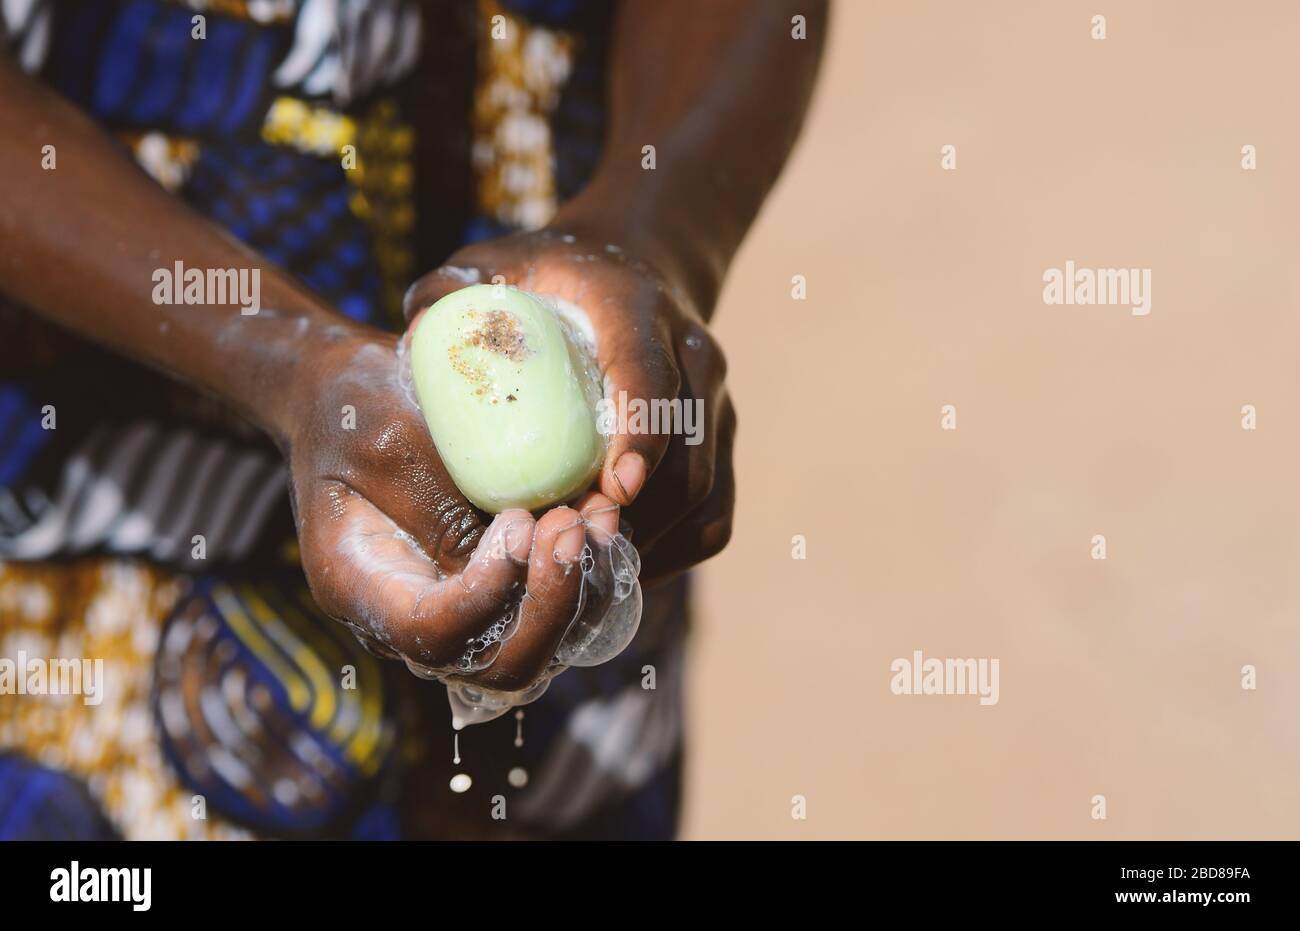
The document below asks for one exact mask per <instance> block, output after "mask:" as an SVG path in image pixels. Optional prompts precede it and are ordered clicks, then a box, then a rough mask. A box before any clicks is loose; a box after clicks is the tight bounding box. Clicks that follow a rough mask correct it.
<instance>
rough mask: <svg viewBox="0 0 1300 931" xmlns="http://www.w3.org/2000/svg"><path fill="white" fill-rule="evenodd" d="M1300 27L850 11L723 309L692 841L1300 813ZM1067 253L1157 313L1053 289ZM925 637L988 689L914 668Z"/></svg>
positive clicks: (1050, 833)
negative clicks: (1049, 285) (933, 689)
mask: <svg viewBox="0 0 1300 931" xmlns="http://www.w3.org/2000/svg"><path fill="white" fill-rule="evenodd" d="M1097 13H1100V14H1104V15H1105V16H1106V17H1107V33H1108V37H1107V38H1106V39H1105V40H1104V41H1095V40H1093V39H1092V38H1091V37H1090V30H1091V24H1090V21H1091V18H1092V16H1093V15H1094V14H1097ZM1298 49H1300V5H1297V4H1294V3H1290V2H1275V3H1250V2H1242V3H1228V2H1221V3H1193V2H1176V3H1175V2H1164V3H1154V2H1136V0H1125V2H1117V0H1105V2H1096V0H1089V2H1082V3H1081V2H1061V0H1057V2H1051V3H1041V2H979V3H977V2H963V3H956V2H918V0H907V2H901V0H898V2H889V3H869V2H865V0H841V2H840V3H839V5H838V8H837V9H836V18H835V21H834V23H833V25H832V32H831V39H830V49H829V57H828V59H827V63H826V67H825V70H824V72H823V80H822V84H821V87H820V89H819V94H818V98H817V101H816V104H815V107H814V111H813V113H812V114H811V117H810V120H809V123H808V126H807V128H806V134H805V137H804V140H803V142H802V144H801V147H800V149H799V150H798V151H797V152H796V154H795V156H794V159H793V161H792V163H791V164H790V166H789V169H788V171H787V173H786V175H785V176H784V178H783V179H782V182H781V184H780V187H779V189H778V190H777V192H776V193H775V195H774V196H773V198H772V199H771V201H770V203H769V204H768V206H767V208H766V210H765V212H764V214H763V216H762V218H761V220H760V222H759V224H758V226H757V227H756V229H755V231H754V233H753V235H752V237H751V239H750V240H749V242H748V243H747V245H746V247H745V249H744V252H743V254H742V256H741V257H740V260H739V262H738V263H737V265H736V266H735V268H734V271H733V273H732V277H731V280H730V282H729V285H728V288H727V291H726V295H725V298H724V301H723V307H722V309H721V311H720V317H719V320H718V324H717V329H718V332H719V334H720V336H721V338H722V341H723V344H724V346H725V348H726V349H727V352H728V357H729V360H730V362H731V371H732V373H733V374H732V377H731V388H732V392H733V394H734V395H735V398H736V402H737V407H738V410H739V412H740V424H741V426H740V435H739V440H738V466H737V470H738V478H739V484H740V488H739V493H740V501H739V506H738V511H737V515H736V524H735V537H734V540H733V542H732V544H731V546H730V548H729V549H728V550H727V552H725V553H724V554H723V555H722V556H721V557H719V558H718V559H717V560H716V561H715V562H713V563H711V564H710V565H709V566H708V567H707V569H706V570H705V571H703V572H702V573H701V578H700V598H699V604H700V611H699V618H698V620H699V622H698V625H697V634H696V637H695V642H694V647H695V649H694V654H693V660H692V678H691V689H692V694H691V705H692V717H691V748H692V750H691V752H692V756H691V760H690V784H689V801H688V811H687V819H686V830H685V835H686V836H687V837H693V838H716V837H773V838H851V837H852V838H865V837H882V838H905V837H919V838H941V837H942V838H983V837H996V838H1032V837H1044V838H1145V837H1161V838H1164V837H1171V838H1172V837H1203V838H1210V837H1214V838H1229V837H1233V838H1235V837H1242V838H1246V837H1291V838H1294V837H1300V802H1298V801H1297V794H1298V793H1300V686H1298V685H1297V681H1298V680H1297V676H1298V674H1300V573H1298V571H1297V570H1298V569H1300V564H1298V560H1297V557H1298V556H1300V533H1298V530H1297V527H1298V523H1297V516H1298V513H1297V512H1298V511H1300V507H1298V506H1297V482H1296V477H1297V465H1298V464H1300V365H1297V353H1298V348H1300V320H1298V319H1297V313H1296V296H1297V281H1298V276H1297V265H1296V262H1297V257H1298V256H1300V250H1298V249H1297V245H1298V244H1300V243H1298V240H1300V224H1297V219H1296V203H1297V193H1298V190H1297V168H1298V167H1300V166H1298V165H1297V155H1296V153H1297V149H1298V144H1300V106H1297V99H1298V98H1300V52H1297V50H1298ZM945 144H952V145H955V146H956V147H957V169H956V170H955V171H944V170H942V169H941V168H940V148H941V147H942V146H943V145H945ZM1246 144H1252V145H1255V146H1256V147H1257V149H1258V160H1259V161H1258V165H1259V167H1258V170H1255V171H1244V170H1242V168H1241V148H1242V146H1243V145H1246ZM1067 259H1073V260H1074V261H1075V262H1076V263H1078V264H1079V265H1085V266H1091V267H1098V266H1102V267H1146V268H1150V269H1152V275H1153V280H1152V311H1151V314H1150V315H1149V316H1146V317H1137V316H1133V315H1131V314H1130V312H1129V310H1128V309H1127V308H1124V307H1115V306H1094V307H1088V306H1046V305H1045V304H1044V303H1043V301H1042V288H1043V283H1042V275H1043V272H1044V270H1045V269H1047V268H1049V267H1063V266H1064V264H1065V262H1066V260H1067ZM795 274H802V275H805V276H807V280H808V299H807V300H806V301H804V302H797V301H793V300H791V298H790V278H791V276H792V275H795ZM944 404H952V405H955V406H956V408H957V418H958V421H957V422H958V427H957V429H956V430H955V431H952V432H945V431H942V430H940V426H939V420H940V407H941V406H942V405H944ZM1244 404H1253V405H1255V406H1256V408H1257V410H1258V429H1257V430H1256V431H1255V432H1247V431H1244V430H1243V429H1242V427H1241V414H1240V409H1241V407H1242V405H1244ZM795 534H803V535H805V536H806V538H807V559H806V560H804V561H796V560H793V559H792V558H791V538H792V536H793V535H795ZM1094 534H1104V535H1105V536H1106V539H1107V545H1108V558H1107V559H1106V560H1105V561H1095V560H1093V559H1092V558H1091V552H1090V551H1091V539H1092V537H1093V535H1094ZM918 649H919V650H923V651H925V654H926V655H927V656H937V657H996V658H998V659H999V661H1000V673H1001V683H1000V684H1001V700H1000V702H999V703H998V704H997V705H996V706H992V707H981V706H980V705H979V704H978V701H977V699H976V698H974V697H969V696H968V697H960V696H930V697H899V696H894V695H892V694H891V693H890V690H889V681H890V677H891V674H890V672H889V664H890V662H891V660H893V659H894V658H895V657H910V656H911V654H912V651H913V650H918ZM1245 664H1254V665H1255V666H1257V668H1258V677H1259V687H1258V689H1257V690H1255V691H1246V690H1243V689H1242V687H1241V667H1242V666H1243V665H1245ZM795 794H801V795H804V796H806V798H807V810H808V818H807V820H806V821H796V820H793V819H792V818H791V796H793V795H795ZM1096 794H1103V795H1105V796H1106V799H1107V807H1108V812H1107V813H1108V818H1107V820H1105V821H1103V822H1097V821H1094V820H1093V819H1092V818H1091V811H1092V803H1091V801H1090V800H1091V798H1092V796H1094V795H1096Z"/></svg>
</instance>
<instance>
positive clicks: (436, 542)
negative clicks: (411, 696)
mask: <svg viewBox="0 0 1300 931" xmlns="http://www.w3.org/2000/svg"><path fill="white" fill-rule="evenodd" d="M467 269H473V270H476V271H477V272H478V274H479V280H480V281H484V282H492V281H494V280H496V281H504V282H505V283H506V284H510V285H515V286H518V287H521V288H525V289H527V290H530V291H534V292H536V293H539V294H545V295H551V296H555V297H560V298H563V299H565V300H568V301H570V302H572V303H573V304H576V305H577V306H579V307H581V308H582V309H583V310H584V311H585V312H586V313H587V316H588V317H589V318H590V320H591V323H592V326H593V328H594V330H595V335H596V342H597V357H598V362H599V364H600V367H601V371H602V373H603V374H604V377H605V384H606V389H607V395H610V396H613V397H617V396H618V394H619V392H620V391H626V392H627V397H628V398H642V399H656V398H657V399H672V398H676V397H681V398H682V399H683V400H689V399H695V398H700V399H703V402H704V408H703V414H704V417H703V424H702V429H703V436H702V441H701V442H700V443H699V444H698V445H687V444H686V443H685V442H684V438H683V437H682V436H681V435H676V434H674V435H671V436H669V435H662V434H659V435H654V434H639V435H629V434H624V433H615V434H614V435H612V436H611V437H610V443H609V449H608V454H607V456H606V461H605V465H604V467H603V468H602V471H601V473H600V475H599V477H598V480H597V483H596V487H595V488H594V489H593V490H592V491H590V492H588V493H587V494H585V495H584V496H582V497H581V498H580V499H578V500H577V501H575V502H573V504H572V506H571V507H570V506H560V507H555V508H552V509H550V510H549V511H547V512H546V513H545V514H543V515H541V516H540V517H538V518H534V516H533V515H532V514H529V513H528V512H527V511H521V510H514V511H507V512H504V513H502V514H499V515H497V516H496V517H495V518H494V519H491V520H490V521H489V519H488V517H487V515H484V514H483V513H482V512H480V511H478V510H477V509H475V508H474V506H473V505H471V504H470V503H469V502H468V501H467V500H466V499H465V498H464V497H463V496H462V495H461V494H460V492H459V491H458V490H457V489H456V486H455V485H454V484H453V482H452V481H451V478H450V477H449V475H448V474H447V471H446V469H445V468H444V466H443V464H442V462H441V460H440V459H439V458H438V454H437V451H436V450H435V449H434V446H433V442H432V440H431V438H430V436H429V431H428V428H427V427H426V425H425V422H424V418H423V416H422V415H421V413H420V411H419V409H418V408H417V407H416V406H415V404H414V403H413V402H412V400H411V399H410V397H409V395H408V392H407V391H406V390H405V389H404V388H403V387H402V385H401V381H400V375H399V359H398V351H399V342H400V340H401V339H405V338H406V337H400V338H399V337H395V336H392V335H391V334H386V333H382V332H379V331H376V330H370V329H361V328H358V329H357V330H356V331H354V332H349V334H348V335H347V336H346V337H345V338H342V339H338V340H334V341H332V342H331V343H330V344H329V345H328V348H326V349H323V350H320V351H318V352H316V353H315V357H314V358H311V359H309V360H306V364H305V365H304V369H306V370H307V371H309V372H310V374H309V375H308V376H307V377H305V378H302V379H299V380H298V385H299V387H298V389H296V391H297V392H298V393H299V395H300V396H299V397H298V398H295V399H294V402H293V409H295V410H297V411H300V412H302V414H301V416H300V417H299V418H297V419H296V420H295V425H294V427H293V429H292V430H291V431H290V432H289V434H288V436H287V437H286V438H285V442H286V447H287V448H286V452H287V455H288V459H289V466H290V472H291V478H292V493H293V503H294V513H295V516H296V519H297V522H298V538H299V544H300V548H301V551H302V562H303V568H304V570H305V572H306V575H307V580H308V583H309V584H310V586H311V589H312V592H313V595H314V596H315V598H316V600H317V602H318V603H319V604H320V606H321V608H322V609H323V610H324V611H325V612H326V613H328V614H330V615H331V616H333V617H335V618H338V619H340V620H342V621H343V622H344V623H347V624H348V625H349V626H350V627H351V628H352V630H353V631H354V632H355V633H357V635H358V636H359V637H360V638H361V639H362V642H363V643H366V644H367V645H368V646H369V647H370V648H371V649H372V650H374V651H376V652H379V653H380V654H382V655H385V656H390V657H396V658H402V659H406V660H409V661H411V662H414V663H416V664H419V665H422V666H434V667H439V666H446V665H450V664H451V663H453V662H454V661H455V660H456V658H457V657H459V656H460V655H461V653H462V652H463V651H464V649H465V646H466V644H467V642H468V641H469V640H471V639H473V638H474V637H475V636H477V635H478V634H480V633H482V631H483V629H484V628H485V627H486V626H487V625H488V624H490V623H491V621H492V619H493V618H494V617H495V616H497V615H498V614H499V613H500V609H501V606H502V605H503V604H506V603H508V602H510V601H511V600H512V596H517V592H518V589H519V587H520V586H524V585H526V587H527V595H526V596H525V597H524V599H523V602H522V606H521V617H520V619H519V624H518V627H517V631H516V633H515V635H514V636H513V637H511V638H510V639H509V640H508V641H506V643H505V644H504V645H503V646H502V648H501V651H500V653H499V654H498V655H497V658H496V659H495V661H494V662H493V663H492V665H491V666H489V667H488V668H487V669H485V670H482V671H481V672H478V673H475V674H473V675H471V676H467V677H466V678H467V679H468V680H469V681H471V682H474V683H476V684H479V685H483V686H487V687H490V688H496V689H503V690H512V691H513V690H516V689H520V688H523V687H526V686H527V685H529V684H530V683H531V682H532V681H533V680H534V679H535V678H536V677H537V676H538V675H539V674H540V673H541V672H542V671H543V670H544V669H545V668H546V666H547V665H548V663H549V662H550V660H551V657H552V656H553V655H554V653H555V650H556V648H557V646H558V645H559V642H560V640H561V638H562V637H563V636H564V633H565V631H566V628H567V626H568V624H569V622H570V621H571V620H572V618H573V617H574V614H575V613H576V610H577V607H578V598H579V592H580V586H581V581H582V574H581V573H580V572H577V571H573V564H574V563H575V562H576V561H577V560H578V558H579V557H580V555H581V552H582V548H583V544H584V541H585V526H584V522H586V523H589V524H590V525H591V526H593V527H594V528H599V529H600V530H603V531H605V532H607V533H610V534H612V533H615V532H617V531H618V527H619V519H620V517H624V518H626V520H627V522H628V524H630V526H631V528H632V541H633V543H634V544H635V545H636V546H637V548H638V550H639V551H640V553H641V558H642V581H643V583H644V584H647V585H652V584H654V582H655V581H658V580H662V579H665V578H668V577H669V576H671V575H674V574H676V573H678V572H681V571H682V570H684V569H687V568H689V567H690V566H692V565H694V564H695V563H698V562H701V561H703V560H705V559H707V558H709V557H710V556H712V555H714V554H715V553H717V552H718V551H719V550H721V549H722V547H723V546H725V545H726V542H727V539H728V538H729V536H730V531H731V510H732V503H733V499H734V481H733V476H732V464H731V453H732V441H733V438H734V434H735V424H736V418H735V412H734V410H733V408H732V406H731V402H730V400H729V398H728V397H727V394H726V390H725V386H724V384H723V379H724V376H725V363H724V361H723V358H722V355H721V353H720V352H719V350H718V348H717V345H716V343H715V342H714V340H713V338H712V336H711V335H710V334H709V331H708V329H707V328H706V327H705V325H704V323H703V321H702V320H701V318H700V315H699V313H698V312H697V311H696V309H695V307H694V306H693V303H692V301H691V300H690V299H689V297H687V295H686V293H685V291H684V290H683V289H682V288H681V287H679V286H677V285H676V284H675V283H674V282H673V281H672V280H671V279H670V278H669V277H668V276H666V275H665V274H663V273H661V272H660V271H659V270H657V269H655V268H652V267H651V266H649V265H647V264H646V263H644V262H641V261H639V260H637V259H635V258H631V257H629V256H628V255H627V254H625V253H623V252H621V251H617V250H616V249H615V250H609V249H606V246H605V244H604V243H603V242H597V241H595V240H587V241H584V239H583V238H579V237H575V236H572V235H567V234H562V233H559V232H556V231H553V230H542V231H538V232H534V233H524V234H518V235H515V236H510V237H507V238H504V239H499V240H494V241H491V242H486V243H481V244H477V245H474V246H470V247H468V248H466V249H464V250H462V251H461V252H459V253H458V254H456V255H455V256H453V257H452V258H451V259H450V260H449V261H448V264H447V265H446V266H444V267H443V268H442V269H438V270H435V271H434V272H432V273H430V274H429V275H426V276H425V277H424V278H422V279H420V280H419V281H417V282H416V283H415V285H413V286H412V288H411V290H410V291H409V292H408V294H407V298H406V306H405V311H406V316H407V320H408V323H409V322H412V321H413V320H414V318H415V317H416V316H418V314H419V312H420V311H421V310H422V309H423V308H426V307H428V306H429V305H430V304H432V303H433V302H434V301H436V300H438V299H439V298H440V297H442V296H443V295H445V294H447V293H450V292H451V291H454V290H457V289H458V288H461V287H464V285H465V274H464V272H465V270H467ZM497 276H500V277H497ZM408 332H409V330H408ZM345 405H351V406H352V407H353V408H355V411H356V418H355V429H350V430H344V429H342V428H341V414H340V411H341V410H343V408H344V406H345Z"/></svg>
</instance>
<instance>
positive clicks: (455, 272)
mask: <svg viewBox="0 0 1300 931" xmlns="http://www.w3.org/2000/svg"><path fill="white" fill-rule="evenodd" d="M493 279H496V280H497V281H500V282H501V283H503V284H509V281H508V279H507V277H506V275H505V274H504V272H503V271H502V270H501V269H499V268H497V267H496V264H495V263H494V262H490V261H485V260H483V259H478V260H476V261H475V262H473V263H469V264H462V263H458V262H457V261H456V258H455V257H454V256H453V257H452V258H451V259H450V260H449V261H448V263H447V264H446V265H442V266H439V267H438V268H435V269H434V270H433V271H431V272H429V274H427V275H424V276H423V277H421V278H419V279H418V280H417V281H416V282H415V283H414V284H413V285H411V286H410V287H409V288H408V289H407V290H406V294H405V295H404V296H403V297H402V316H403V318H404V319H406V320H408V321H409V320H411V319H413V318H414V317H415V315H416V314H418V313H419V312H420V311H422V310H424V309H425V308H426V307H429V306H430V305H431V304H435V303H437V302H438V301H439V300H441V299H442V298H444V297H446V296H447V295H448V294H451V293H452V292H453V291H459V290H460V289H461V288H467V287H469V286H470V285H472V284H492V283H493Z"/></svg>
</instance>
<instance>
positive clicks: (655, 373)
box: [599, 327, 681, 506]
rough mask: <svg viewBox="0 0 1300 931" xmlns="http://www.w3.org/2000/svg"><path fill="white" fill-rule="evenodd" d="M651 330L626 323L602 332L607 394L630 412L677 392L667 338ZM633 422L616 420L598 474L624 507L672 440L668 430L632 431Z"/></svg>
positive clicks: (602, 487) (678, 376)
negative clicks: (602, 464) (635, 406)
mask: <svg viewBox="0 0 1300 931" xmlns="http://www.w3.org/2000/svg"><path fill="white" fill-rule="evenodd" d="M653 329H655V328H650V327H643V328H642V329H641V331H640V332H638V331H637V330H636V329H634V328H632V327H626V328H624V329H621V330H618V331H616V332H615V333H613V334H611V335H606V334H602V335H601V345H600V347H599V354H600V357H601V358H600V362H601V369H602V371H603V372H604V373H605V386H606V392H607V395H608V396H609V397H610V398H611V399H612V400H613V401H614V404H615V410H617V411H623V410H627V411H629V412H631V411H633V410H634V407H633V405H640V406H642V409H643V410H645V411H649V410H652V409H653V408H652V407H651V405H653V403H654V402H655V401H659V403H660V404H663V403H664V402H667V401H671V400H672V399H673V398H675V397H677V391H678V388H679V387H680V385H681V374H680V373H679V371H678V369H677V363H676V361H675V360H674V358H673V354H672V351H671V348H670V345H669V343H668V341H667V340H666V339H665V338H664V337H663V336H662V335H661V334H659V333H657V332H653V331H652V330H653ZM625 405H626V406H625ZM620 419H621V418H620ZM632 425H634V424H632ZM632 425H630V424H625V423H618V424H616V425H615V428H614V432H613V434H612V435H611V436H610V440H609V448H608V450H607V451H606V454H605V465H604V468H603V469H602V470H601V476H600V490H601V491H602V492H603V493H604V494H605V495H607V496H608V497H610V498H612V499H613V500H614V501H616V502H617V503H619V504H621V505H623V506H627V505H629V504H631V503H632V502H633V501H635V500H636V497H637V495H638V494H640V492H641V489H642V488H643V487H644V486H645V482H646V479H647V478H649V476H650V473H651V472H652V471H653V470H654V469H655V467H656V466H658V465H659V461H660V460H661V459H662V458H663V456H664V453H665V452H667V450H668V441H669V439H670V434H669V432H668V431H665V430H660V431H659V432H657V433H656V432H637V433H633V432H630V430H629V429H628V427H629V426H632Z"/></svg>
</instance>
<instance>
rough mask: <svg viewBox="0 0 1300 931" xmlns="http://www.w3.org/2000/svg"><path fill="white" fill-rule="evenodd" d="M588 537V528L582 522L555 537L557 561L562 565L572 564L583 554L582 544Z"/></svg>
mask: <svg viewBox="0 0 1300 931" xmlns="http://www.w3.org/2000/svg"><path fill="white" fill-rule="evenodd" d="M586 538H587V533H586V528H585V527H584V526H583V525H582V524H581V523H577V524H574V525H573V526H572V527H569V528H567V529H566V530H564V531H562V532H560V533H559V534H557V535H556V537H555V561H556V562H558V563H559V564H560V565H562V566H571V565H573V563H574V562H575V561H576V560H577V558H578V557H579V556H581V555H582V544H583V543H584V542H585V540H586Z"/></svg>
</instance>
